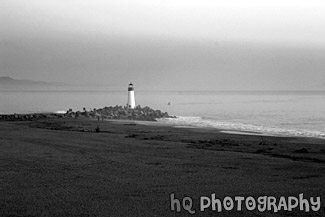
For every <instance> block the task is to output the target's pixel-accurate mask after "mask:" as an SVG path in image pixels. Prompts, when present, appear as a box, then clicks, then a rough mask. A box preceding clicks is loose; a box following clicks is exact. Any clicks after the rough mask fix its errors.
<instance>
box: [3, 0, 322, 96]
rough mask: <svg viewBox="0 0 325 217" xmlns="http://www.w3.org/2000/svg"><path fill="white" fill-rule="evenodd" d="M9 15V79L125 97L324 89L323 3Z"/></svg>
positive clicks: (15, 6) (53, 5)
mask: <svg viewBox="0 0 325 217" xmlns="http://www.w3.org/2000/svg"><path fill="white" fill-rule="evenodd" d="M0 5H1V7H0V8H1V9H0V14H1V15H0V17H1V19H0V20H1V21H0V22H1V23H0V52H1V53H0V76H10V77H13V78H17V79H32V80H42V81H55V82H66V83H71V84H87V85H103V86H108V87H110V88H117V89H120V88H121V87H122V88H125V86H126V85H127V83H128V82H130V81H132V82H134V83H135V84H136V88H137V87H138V88H140V89H154V90H188V89H194V90H278V89H280V90H286V89H287V90H317V89H325V84H324V82H325V3H323V2H322V1H312V2H311V1H302V0H301V1H289V0H288V1H272V2H270V1H245V2H242V1H235V0H232V1H211V0H206V1H198V0H197V1H196V0H191V1H185V0H174V1H149V0H144V1H127V0H123V1H90V0H82V1H80V0H79V1H73V0H68V1H67V0H65V1H63V0H57V1H41V0H29V1H23V0H21V1H19V0H10V1H9V0H4V1H1V3H0Z"/></svg>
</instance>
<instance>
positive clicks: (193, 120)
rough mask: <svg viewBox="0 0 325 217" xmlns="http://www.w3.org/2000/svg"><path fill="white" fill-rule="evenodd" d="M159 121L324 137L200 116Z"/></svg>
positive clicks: (307, 131) (317, 132)
mask: <svg viewBox="0 0 325 217" xmlns="http://www.w3.org/2000/svg"><path fill="white" fill-rule="evenodd" d="M158 121H159V122H162V123H166V124H169V125H172V126H177V127H179V126H183V127H185V126H190V127H199V128H216V129H221V130H234V131H245V132H256V133H261V134H264V135H274V136H299V137H315V138H322V139H325V132H320V131H311V130H304V129H282V128H278V127H269V126H260V125H254V124H246V123H234V122H225V121H218V120H212V119H206V118H201V117H183V116H179V117H177V118H163V119H159V120H158Z"/></svg>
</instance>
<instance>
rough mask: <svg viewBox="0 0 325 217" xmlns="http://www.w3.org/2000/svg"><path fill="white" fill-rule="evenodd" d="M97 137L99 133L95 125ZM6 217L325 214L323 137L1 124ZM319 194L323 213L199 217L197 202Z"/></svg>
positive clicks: (111, 124) (1, 208) (50, 122)
mask: <svg viewBox="0 0 325 217" xmlns="http://www.w3.org/2000/svg"><path fill="white" fill-rule="evenodd" d="M97 126H98V129H99V130H97V131H99V132H95V129H96V128H97ZM0 161H1V164H0V165H1V167H0V186H1V191H0V192H1V193H0V198H1V199H0V200H1V202H0V216H189V214H188V213H187V211H184V210H182V211H181V212H179V213H176V212H175V211H171V210H170V194H171V193H175V196H176V198H179V199H181V198H183V197H184V196H190V197H192V198H193V204H194V205H193V210H196V213H195V216H211V215H212V216H325V203H324V200H325V191H324V189H325V141H324V140H320V139H313V138H290V137H268V136H263V135H261V136H259V135H241V134H229V133H222V132H220V131H219V130H215V129H195V128H174V127H170V126H164V125H156V124H155V126H151V125H143V124H141V123H139V122H138V123H137V122H131V121H130V122H129V121H118V122H117V121H104V122H97V121H95V120H91V119H68V118H62V119H59V118H56V119H44V120H34V121H13V122H10V121H2V122H0ZM212 193H215V194H216V195H217V197H218V198H221V199H222V198H223V197H225V196H232V197H234V196H245V197H247V196H253V197H256V198H257V197H259V196H263V195H268V196H275V197H280V196H296V197H297V196H298V194H300V193H303V194H304V196H305V197H317V196H320V197H321V200H322V203H321V209H320V210H319V211H318V212H313V211H312V212H309V213H305V212H303V211H299V210H296V209H295V210H294V211H292V212H289V211H279V212H277V213H274V212H272V211H266V212H264V213H260V212H258V210H254V211H248V210H245V209H243V210H242V211H234V210H233V211H222V212H221V213H217V212H216V211H211V210H206V211H205V212H200V211H199V198H200V197H201V196H210V195H211V194H212Z"/></svg>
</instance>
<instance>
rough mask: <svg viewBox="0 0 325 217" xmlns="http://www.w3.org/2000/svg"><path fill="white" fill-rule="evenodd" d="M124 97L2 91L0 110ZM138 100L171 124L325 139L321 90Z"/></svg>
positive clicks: (106, 102)
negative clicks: (164, 114)
mask: <svg viewBox="0 0 325 217" xmlns="http://www.w3.org/2000/svg"><path fill="white" fill-rule="evenodd" d="M126 101H127V91H1V92H0V102H1V104H0V113H1V114H10V113H34V112H57V111H66V110H67V109H69V108H71V109H73V110H82V109H83V107H85V108H86V109H93V108H102V107H105V106H115V105H125V104H126ZM136 103H137V104H140V105H141V106H150V107H152V108H154V109H160V110H162V111H167V112H168V113H169V114H171V115H176V116H177V118H176V119H165V120H159V121H160V122H164V123H168V124H172V125H175V126H191V127H212V128H221V129H226V130H240V131H253V132H259V133H266V134H271V135H284V136H308V137H317V138H323V139H325V91H289V92H288V91H275V92H271V91H244V92H240V91H198V92H195V91H165V92H157V91H156V92H155V91H154V92H150V91H136ZM169 103H170V105H168V104H169Z"/></svg>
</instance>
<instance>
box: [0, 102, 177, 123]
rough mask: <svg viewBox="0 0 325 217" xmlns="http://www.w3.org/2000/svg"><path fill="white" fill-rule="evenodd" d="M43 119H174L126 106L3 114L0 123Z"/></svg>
mask: <svg viewBox="0 0 325 217" xmlns="http://www.w3.org/2000/svg"><path fill="white" fill-rule="evenodd" d="M44 118H95V119H97V120H98V121H99V120H102V121H103V120H104V119H119V120H144V121H156V120H157V119H158V118H175V116H170V115H169V114H168V113H167V112H162V111H160V110H154V109H152V108H150V107H148V106H146V107H141V106H140V105H138V106H137V107H135V108H134V109H129V108H127V107H126V106H124V107H123V106H118V105H116V106H114V107H113V106H110V107H104V108H100V109H93V110H90V111H87V110H86V108H83V110H82V111H73V110H72V109H69V110H68V111H67V112H66V113H63V114H62V113H60V114H57V113H40V114H5V115H0V121H25V120H26V121H28V120H35V119H44Z"/></svg>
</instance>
